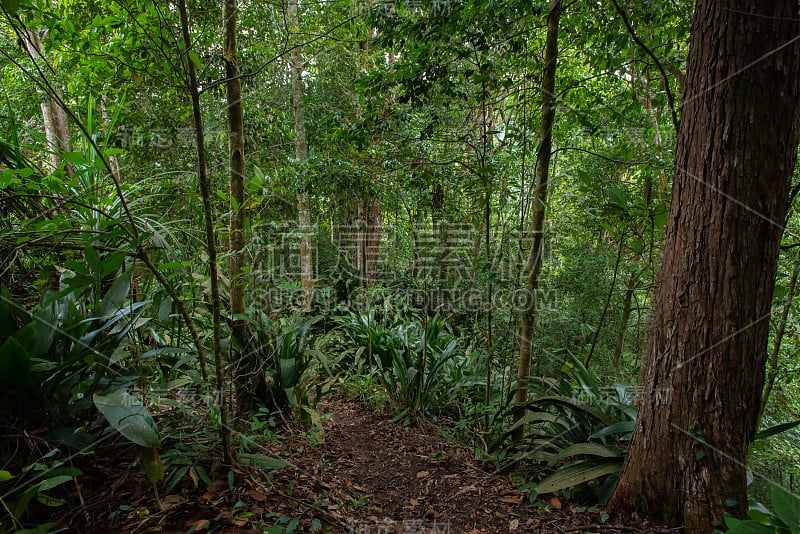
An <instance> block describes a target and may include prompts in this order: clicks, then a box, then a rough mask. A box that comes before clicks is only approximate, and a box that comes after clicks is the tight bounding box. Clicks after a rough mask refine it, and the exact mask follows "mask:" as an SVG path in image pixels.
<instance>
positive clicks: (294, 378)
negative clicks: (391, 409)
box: [240, 310, 331, 433]
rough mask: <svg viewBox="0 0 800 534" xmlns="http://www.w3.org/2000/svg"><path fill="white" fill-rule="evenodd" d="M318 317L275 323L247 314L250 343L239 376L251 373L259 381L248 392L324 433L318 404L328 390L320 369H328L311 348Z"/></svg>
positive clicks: (315, 350) (318, 353)
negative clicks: (247, 369)
mask: <svg viewBox="0 0 800 534" xmlns="http://www.w3.org/2000/svg"><path fill="white" fill-rule="evenodd" d="M317 321H319V318H318V317H315V318H312V319H308V320H303V319H295V320H293V321H291V320H287V321H283V322H275V321H272V320H271V319H269V317H267V315H266V314H264V313H256V312H253V311H252V310H250V311H249V312H248V324H249V329H248V333H249V336H250V337H249V339H248V342H247V344H245V345H244V347H243V348H242V350H241V353H240V354H241V355H240V372H243V369H242V368H243V367H244V366H247V367H245V368H249V369H251V371H250V372H252V373H253V375H254V376H255V377H256V381H255V382H251V383H250V384H249V386H247V387H252V388H253V389H252V390H251V391H249V392H246V394H247V395H253V396H255V397H256V398H257V399H258V400H260V401H261V402H265V401H268V400H269V398H271V400H272V402H273V403H274V405H275V406H277V407H279V408H289V409H291V410H292V412H293V413H294V415H295V417H297V418H298V419H299V420H300V421H301V422H303V424H304V425H306V426H308V427H312V428H314V429H315V430H316V432H319V433H321V432H322V420H321V418H320V415H319V413H318V412H317V410H316V406H317V403H318V402H319V400H320V398H321V397H322V395H323V394H324V393H325V392H326V391H327V389H328V386H325V385H323V384H322V382H321V381H320V380H319V378H320V376H319V369H320V367H323V368H328V372H329V374H330V373H331V371H330V369H329V367H328V362H327V359H326V358H325V355H324V354H323V353H322V352H321V351H320V350H319V349H317V348H315V347H309V330H310V329H311V327H312V326H313V325H314V324H315V323H316V322H317Z"/></svg>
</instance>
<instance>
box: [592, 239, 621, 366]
mask: <svg viewBox="0 0 800 534" xmlns="http://www.w3.org/2000/svg"><path fill="white" fill-rule="evenodd" d="M624 246H625V234H622V235H621V236H620V238H619V246H618V247H617V261H615V262H614V275H613V276H612V277H611V287H610V288H608V295H607V296H606V303H605V304H604V305H603V311H602V313H600V319H599V320H598V321H597V328H595V330H594V336H592V345H591V347H590V348H589V355H588V356H586V361H585V362H583V364H584V365H585V366H586V368H587V369H588V368H589V363H590V362H591V361H592V356H594V351H595V349H596V348H597V342H598V341H599V340H600V331H601V330H602V329H603V323H604V322H605V320H606V315H607V314H608V309H609V308H610V307H611V298H612V297H613V296H614V290H615V288H616V287H617V275H618V274H619V263H620V261H622V248H623V247H624Z"/></svg>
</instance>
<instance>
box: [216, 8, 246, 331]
mask: <svg viewBox="0 0 800 534" xmlns="http://www.w3.org/2000/svg"><path fill="white" fill-rule="evenodd" d="M237 11H238V6H237V2H236V0H225V5H224V9H223V20H222V27H223V45H222V61H223V63H224V64H225V78H226V80H227V81H226V82H225V90H226V93H227V98H228V165H229V166H230V169H229V172H230V182H231V185H230V187H231V191H230V192H231V220H230V243H229V246H230V252H231V256H230V263H229V268H230V280H231V294H230V297H231V317H232V325H233V333H234V335H235V336H236V337H238V338H239V340H240V341H242V342H244V340H245V322H244V319H241V318H237V316H241V315H243V314H244V283H245V277H244V276H243V273H242V269H243V267H244V219H245V212H246V210H245V199H244V119H243V111H242V85H241V82H240V81H239V60H238V58H237V57H236V16H237Z"/></svg>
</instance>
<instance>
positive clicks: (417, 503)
mask: <svg viewBox="0 0 800 534" xmlns="http://www.w3.org/2000/svg"><path fill="white" fill-rule="evenodd" d="M408 503H409V504H410V505H411V506H419V501H418V500H417V499H410V500H409V501H408Z"/></svg>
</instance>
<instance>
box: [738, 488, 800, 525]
mask: <svg viewBox="0 0 800 534" xmlns="http://www.w3.org/2000/svg"><path fill="white" fill-rule="evenodd" d="M772 506H773V507H774V509H775V512H772V511H770V510H769V509H767V508H766V507H765V506H763V505H761V504H759V503H754V504H751V505H750V509H749V510H748V512H747V513H748V515H749V516H750V519H747V520H741V519H736V518H734V517H726V518H725V525H726V526H727V527H728V534H769V533H772V534H798V532H800V497H798V496H797V495H795V494H793V493H790V492H788V491H786V490H785V489H783V488H781V487H780V486H778V485H777V484H774V485H773V486H772Z"/></svg>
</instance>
